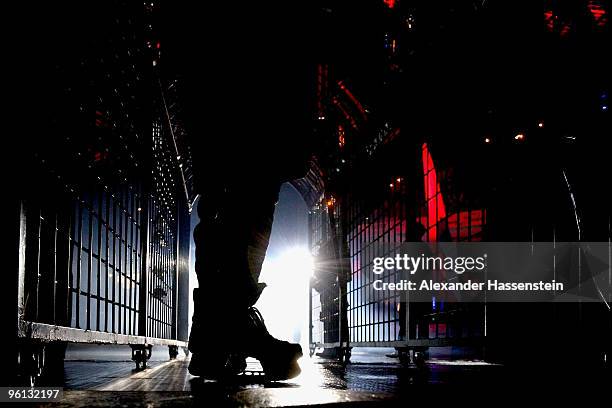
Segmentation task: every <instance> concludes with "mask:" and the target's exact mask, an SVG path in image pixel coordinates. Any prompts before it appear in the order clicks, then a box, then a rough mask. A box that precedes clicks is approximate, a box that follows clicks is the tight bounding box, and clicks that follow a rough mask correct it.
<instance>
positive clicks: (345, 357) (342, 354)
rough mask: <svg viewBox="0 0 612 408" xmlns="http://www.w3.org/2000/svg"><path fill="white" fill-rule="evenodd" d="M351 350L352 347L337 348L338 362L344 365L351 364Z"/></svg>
mask: <svg viewBox="0 0 612 408" xmlns="http://www.w3.org/2000/svg"><path fill="white" fill-rule="evenodd" d="M351 349H352V347H337V348H336V353H337V356H338V361H340V362H341V363H342V364H348V363H350V362H351Z"/></svg>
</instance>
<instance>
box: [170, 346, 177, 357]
mask: <svg viewBox="0 0 612 408" xmlns="http://www.w3.org/2000/svg"><path fill="white" fill-rule="evenodd" d="M178 353H179V348H178V346H168V354H169V355H170V360H174V359H175V358H177V357H178Z"/></svg>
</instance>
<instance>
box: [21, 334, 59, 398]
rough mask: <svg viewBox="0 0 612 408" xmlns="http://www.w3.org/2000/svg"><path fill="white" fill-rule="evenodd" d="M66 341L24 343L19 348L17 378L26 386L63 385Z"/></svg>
mask: <svg viewBox="0 0 612 408" xmlns="http://www.w3.org/2000/svg"><path fill="white" fill-rule="evenodd" d="M65 353H66V343H49V344H40V343H39V344H27V343H26V344H22V345H20V346H19V349H18V359H17V364H18V369H17V373H16V374H17V378H18V381H19V383H22V384H23V385H26V386H30V387H33V386H40V385H61V384H62V383H63V381H64V357H65Z"/></svg>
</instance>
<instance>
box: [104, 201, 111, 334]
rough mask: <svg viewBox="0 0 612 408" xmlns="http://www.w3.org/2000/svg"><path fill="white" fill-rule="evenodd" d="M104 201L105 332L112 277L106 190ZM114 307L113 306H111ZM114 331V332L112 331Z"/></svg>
mask: <svg viewBox="0 0 612 408" xmlns="http://www.w3.org/2000/svg"><path fill="white" fill-rule="evenodd" d="M103 194H104V200H105V202H106V205H105V211H104V221H105V223H104V228H105V230H106V231H105V234H104V241H105V245H104V248H105V250H104V251H105V254H104V258H105V259H106V274H105V279H104V331H107V332H108V331H109V330H108V303H109V302H108V298H109V294H108V279H109V276H110V271H111V268H110V256H109V255H110V251H109V248H108V244H109V242H108V235H109V232H110V205H109V204H110V200H109V199H108V197H109V194H108V192H107V191H106V190H105V191H104V193H103ZM111 306H112V304H111ZM111 331H112V330H111Z"/></svg>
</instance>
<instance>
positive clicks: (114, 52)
mask: <svg viewBox="0 0 612 408" xmlns="http://www.w3.org/2000/svg"><path fill="white" fill-rule="evenodd" d="M95 7H97V9H96V10H97V14H95V24H93V27H94V28H95V29H92V30H91V32H90V31H87V32H86V34H84V36H85V37H86V38H85V39H84V42H85V44H87V45H88V47H90V48H86V47H84V48H83V49H80V50H79V51H80V52H82V53H81V54H79V55H76V56H73V57H72V58H64V56H63V55H62V51H63V50H62V49H61V48H58V55H57V61H56V66H55V69H54V71H52V72H45V73H44V75H48V76H49V78H48V79H49V82H50V83H52V84H53V87H54V88H53V89H54V91H55V93H54V95H56V96H57V98H56V101H55V106H52V107H50V112H49V116H48V117H49V119H50V120H49V121H47V122H45V121H44V119H43V120H41V122H42V124H41V127H42V128H43V131H42V132H41V133H40V134H37V135H34V136H33V137H32V143H31V145H30V146H29V149H28V150H27V151H25V152H24V156H25V157H24V158H23V160H24V163H26V164H27V165H28V167H29V175H28V176H26V177H24V180H22V183H21V184H22V186H26V187H25V188H23V189H21V190H20V191H19V192H17V193H16V195H17V196H18V197H17V201H18V202H19V205H18V214H15V216H18V219H19V220H18V225H19V227H18V237H17V239H18V245H17V247H18V252H19V253H18V262H17V264H18V270H17V273H18V276H17V296H16V300H17V316H16V322H17V324H16V327H17V339H18V344H20V346H19V350H18V353H19V358H18V361H20V362H21V365H22V366H24V367H23V370H22V371H24V373H23V374H24V375H25V376H26V377H30V378H32V379H33V381H34V379H35V378H36V377H37V376H38V375H39V374H41V372H42V371H43V370H44V363H43V360H44V358H43V357H42V356H44V354H45V350H46V349H47V351H48V350H50V349H51V348H50V347H47V346H46V345H49V344H52V343H58V342H59V343H65V342H87V343H109V344H129V345H131V346H132V349H133V353H132V357H133V359H134V360H135V361H136V363H137V365H141V364H146V360H147V356H148V355H149V353H148V352H147V350H150V347H151V346H152V345H154V344H157V345H166V346H170V355H171V356H176V349H177V347H179V346H181V347H184V346H186V344H187V343H186V340H187V327H184V326H186V323H187V320H188V317H187V309H188V307H187V302H188V299H189V296H188V267H187V265H188V262H187V261H186V260H187V259H188V258H189V252H188V251H189V228H190V226H189V225H190V222H189V212H190V209H191V203H192V200H193V193H192V188H191V186H192V185H191V166H190V164H191V163H190V156H189V151H188V149H187V148H186V144H185V141H184V140H183V136H184V135H183V132H182V128H181V123H180V120H179V119H178V117H179V116H180V113H179V112H178V107H177V106H176V105H175V104H174V102H173V98H174V92H173V86H174V84H173V83H170V84H167V83H165V82H164V81H163V80H161V79H159V78H158V72H157V71H156V70H157V68H156V65H157V64H158V63H159V57H160V53H159V45H157V46H156V45H155V35H154V31H153V28H152V27H153V26H152V25H151V22H152V21H154V19H153V14H154V13H155V7H156V6H155V3H151V4H149V3H147V4H145V5H144V6H143V4H142V3H139V4H131V5H130V4H125V3H113V4H111V5H104V4H101V3H99V4H96V5H95ZM60 12H61V10H60V11H58V13H60ZM87 35H89V37H87ZM53 57H55V56H53ZM75 66H78V68H75ZM32 361H35V362H36V363H35V364H31V362H32Z"/></svg>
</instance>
